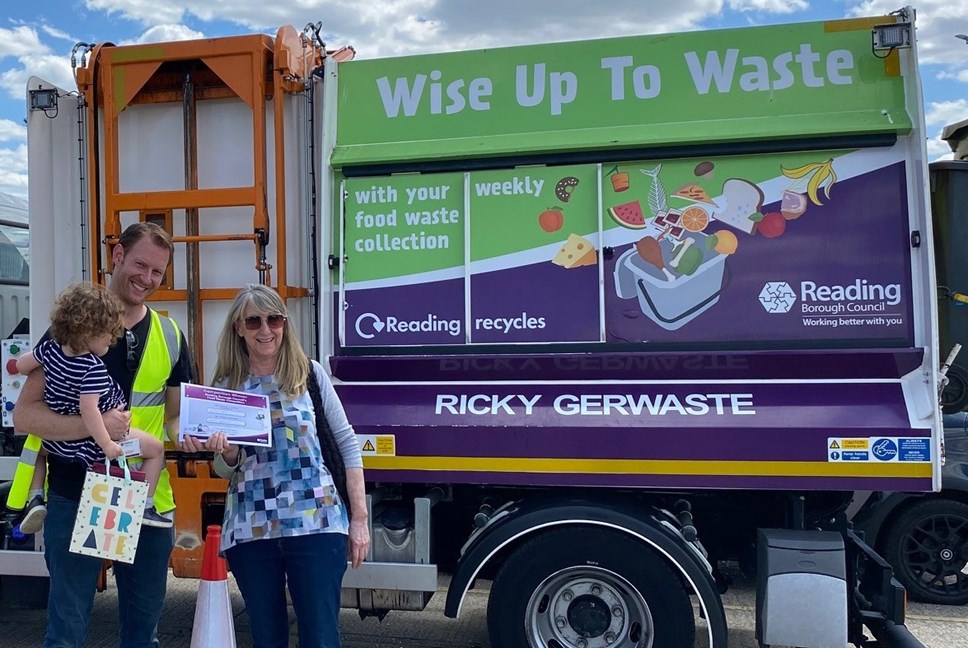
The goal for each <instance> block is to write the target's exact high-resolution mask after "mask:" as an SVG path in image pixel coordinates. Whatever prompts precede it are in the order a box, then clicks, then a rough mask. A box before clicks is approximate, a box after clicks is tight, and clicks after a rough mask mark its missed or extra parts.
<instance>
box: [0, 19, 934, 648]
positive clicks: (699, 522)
mask: <svg viewBox="0 0 968 648" xmlns="http://www.w3.org/2000/svg"><path fill="white" fill-rule="evenodd" d="M914 33H915V31H914V13H913V10H910V9H907V10H903V11H901V12H898V13H895V14H893V15H891V16H880V17H873V18H864V19H855V20H845V21H831V22H816V23H806V24H794V25H784V26H777V27H755V28H744V29H736V30H723V31H709V32H688V33H682V34H667V35H659V36H635V37H627V38H614V39H604V40H599V41H587V42H573V43H552V44H543V45H534V46H525V47H513V48H498V49H491V50H487V51H471V52H451V53H445V54H432V55H425V56H410V57H400V58H392V59H377V60H359V61H357V60H350V59H352V51H350V50H346V49H343V50H336V51H327V50H326V49H325V47H323V46H322V44H321V43H320V42H319V38H318V27H314V26H312V25H310V26H308V27H307V29H306V30H305V31H304V32H303V33H302V34H299V33H298V32H296V31H295V30H294V29H292V28H283V29H281V30H280V31H279V33H278V34H277V36H276V38H275V39H272V38H270V37H268V36H264V35H253V36H240V37H234V38H226V39H206V40H199V41H183V42H179V43H163V44H151V45H127V46H120V47H116V46H113V45H101V46H95V47H94V48H92V49H90V50H84V51H82V52H80V55H79V56H78V57H77V58H78V60H79V61H80V65H79V67H78V68H77V70H76V78H77V82H78V90H79V92H78V93H76V94H75V93H67V92H54V93H53V96H50V95H49V94H48V95H45V96H43V97H41V95H40V94H39V93H44V92H48V93H49V92H50V89H51V86H50V84H48V83H46V82H44V81H42V80H40V79H37V78H32V79H31V80H30V81H29V93H31V95H32V97H33V98H34V99H35V101H33V102H32V105H37V106H42V107H44V109H38V110H36V111H33V112H31V114H30V119H29V129H30V138H29V140H28V142H29V144H30V166H29V168H30V174H31V182H30V191H31V196H30V208H31V216H32V218H31V223H32V228H33V234H34V238H33V241H34V246H35V247H34V254H35V255H37V256H38V257H43V258H49V259H57V260H58V263H57V264H54V265H49V266H46V267H44V268H35V270H34V276H33V277H32V278H31V295H32V304H31V306H32V308H33V309H34V316H35V317H34V320H35V321H43V318H44V316H45V315H46V309H47V307H48V305H49V303H50V301H51V299H52V298H53V296H54V295H55V294H56V292H57V291H58V290H59V289H60V288H62V287H63V286H64V285H65V284H66V283H67V282H68V281H70V280H73V279H79V278H87V279H93V280H98V281H100V280H103V279H104V277H105V275H106V274H107V273H110V272H111V257H110V254H108V253H107V252H108V250H109V249H110V246H111V244H113V243H114V242H115V241H116V240H117V236H118V235H119V233H120V232H121V231H122V229H123V227H124V226H125V225H126V224H128V223H130V222H134V221H136V220H137V219H143V220H153V221H156V222H159V223H161V224H162V225H163V226H165V227H167V228H169V230H170V231H172V232H173V233H174V240H175V242H176V246H177V249H176V253H175V256H174V266H173V269H172V272H171V273H170V275H169V277H167V278H166V281H165V283H164V284H163V287H162V288H161V289H160V290H159V291H158V292H157V293H156V295H155V296H156V298H157V301H156V302H155V303H154V304H153V305H154V306H156V307H158V308H160V309H163V310H165V311H167V312H168V313H169V314H170V315H171V316H173V317H174V318H175V319H177V320H178V321H180V322H182V323H183V324H184V329H185V330H186V332H187V336H188V339H189V342H190V344H191V345H192V347H193V348H194V350H195V352H196V358H197V360H198V362H199V368H200V370H201V375H203V376H207V375H209V372H208V368H210V367H211V366H212V364H213V360H214V357H215V352H216V347H215V344H214V339H213V338H214V336H215V335H216V334H217V331H218V329H219V324H220V323H221V322H222V320H223V319H224V316H225V310H226V300H228V299H231V298H232V296H233V295H234V294H235V291H236V290H237V288H238V287H239V286H240V285H241V284H244V283H246V282H262V283H266V284H269V285H272V286H273V287H275V288H276V289H277V290H279V292H280V293H281V294H282V295H283V297H284V298H285V299H287V300H288V302H289V307H290V312H291V314H292V322H293V324H294V326H296V327H297V329H298V330H299V331H301V332H302V334H303V335H304V338H305V339H304V340H303V342H304V346H305V348H307V349H309V350H310V352H311V353H313V354H314V355H316V356H318V357H320V358H321V359H322V360H323V364H324V365H325V366H326V367H327V370H328V371H329V372H330V373H331V374H332V376H333V379H334V383H336V385H337V390H338V392H339V394H340V398H341V400H342V401H343V403H344V405H345V407H346V410H347V414H348V416H349V419H350V421H351V422H352V423H353V425H354V427H355V429H356V432H357V434H358V436H359V439H360V444H361V447H362V450H363V454H364V462H365V469H366V474H367V479H368V482H369V483H368V492H369V505H370V513H371V515H370V520H371V525H372V536H373V548H372V551H371V555H370V556H369V558H368V560H367V561H366V562H365V563H364V565H363V566H362V568H361V569H360V570H351V571H349V572H348V573H347V575H346V577H345V579H344V581H343V600H342V602H343V605H344V606H346V607H355V608H358V609H359V610H360V611H361V612H362V613H364V614H377V615H382V614H385V613H386V612H387V611H389V610H414V609H422V608H424V607H425V606H426V605H427V602H428V601H429V600H430V597H431V596H432V595H433V593H434V592H435V591H436V589H437V582H438V581H437V576H438V570H447V571H449V572H451V573H452V578H451V580H450V585H449V587H448V592H447V600H446V603H445V605H444V611H445V614H447V615H448V616H452V617H454V616H457V615H458V614H459V612H460V609H461V604H462V602H463V600H464V598H465V596H466V595H467V592H468V590H469V589H470V588H471V587H473V585H474V583H475V581H476V580H477V579H478V578H482V577H488V578H493V581H494V583H493V587H492V589H491V593H490V598H489V605H488V625H489V629H490V634H491V643H492V644H493V645H495V646H501V647H502V648H519V647H526V646H532V647H537V646H560V647H563V648H584V647H589V646H595V647H599V646H606V645H607V646H615V647H618V648H632V647H639V646H661V647H662V648H686V647H687V646H692V645H693V644H694V638H695V632H696V629H697V627H699V628H703V630H702V631H704V632H705V633H706V634H707V635H708V636H707V639H708V641H707V642H706V643H707V644H708V645H710V646H712V647H713V648H718V647H720V646H725V644H726V637H727V629H726V620H725V614H724V611H723V603H722V599H721V597H720V594H721V591H722V589H723V588H724V587H725V582H724V580H723V579H721V578H719V577H718V574H717V571H716V569H715V565H716V561H717V559H718V558H719V557H726V556H730V555H734V554H735V553H736V552H737V551H742V550H743V548H745V547H748V546H750V543H751V542H753V541H754V540H756V546H757V555H756V559H757V561H758V563H759V566H760V569H759V574H760V577H759V581H758V582H759V591H758V623H757V635H758V637H759V638H760V640H761V642H762V643H764V644H773V645H791V644H799V645H837V644H838V643H839V644H840V645H843V644H845V643H848V642H851V643H855V644H858V645H860V644H864V643H865V642H866V640H867V639H866V635H865V633H866V632H868V631H869V632H871V633H873V634H874V635H875V636H877V637H878V639H879V640H880V642H881V645H885V646H888V645H892V646H917V645H920V644H918V642H917V641H916V640H915V639H914V638H913V637H911V635H910V633H909V632H907V630H906V628H905V627H904V625H903V621H904V596H903V591H902V590H901V588H900V587H899V586H898V585H897V584H896V581H893V580H892V579H891V578H890V573H891V570H890V566H889V565H888V564H887V563H886V562H885V561H884V560H883V559H882V558H880V557H879V556H877V555H876V553H874V552H873V551H872V550H871V549H870V548H869V547H868V546H866V545H865V544H864V543H863V542H861V541H860V540H859V538H857V537H856V536H855V535H854V534H853V533H852V532H851V531H850V529H849V528H848V527H847V521H846V516H845V513H844V511H845V508H846V505H847V500H848V499H849V494H850V493H851V492H853V491H855V490H885V489H886V490H896V491H913V492H932V491H935V490H937V489H939V488H940V486H941V466H940V453H939V450H940V441H941V412H940V407H939V404H938V399H937V395H938V380H937V369H938V366H939V358H938V353H939V351H938V347H939V343H938V335H937V330H938V327H937V316H936V310H935V309H934V308H933V305H934V299H935V294H936V283H935V275H934V257H933V251H934V243H933V238H932V236H930V235H929V234H930V232H931V222H930V218H929V212H928V206H927V186H928V170H927V167H926V165H925V162H924V161H925V159H926V152H925V139H926V137H925V132H924V119H923V114H922V108H921V105H920V94H919V90H918V83H919V81H918V66H917V56H916V51H915V48H914V45H915V43H914ZM51 102H59V104H60V109H59V110H54V111H51V110H50V108H49V107H50V105H51ZM77 142H80V143H81V148H80V151H78V150H77V149H76V148H75V146H76V143H77ZM79 159H80V162H81V163H80V164H79ZM79 167H80V168H81V169H82V170H83V173H80V174H79ZM75 176H76V178H77V179H76V182H75V183H74V184H72V183H70V182H68V181H66V180H65V179H66V178H72V177H75ZM55 182H56V183H57V189H56V191H55V190H53V185H54V183H55ZM55 233H56V235H55ZM34 334H35V335H36V334H37V331H36V330H35V331H34ZM209 459H210V458H209V457H208V456H205V455H198V456H194V455H185V454H181V453H177V452H173V453H172V454H171V455H170V458H169V470H170V472H171V474H172V476H173V480H172V483H173V488H174V490H175V496H176V500H177V501H178V502H179V509H178V512H177V514H176V536H177V537H176V549H175V554H174V555H173V567H174V570H175V573H176V574H178V575H181V576H192V575H197V574H198V569H199V563H200V559H201V545H202V540H203V529H204V528H205V525H206V524H209V523H217V522H218V521H219V520H221V513H222V510H221V508H222V505H223V502H224V498H223V496H224V490H225V484H224V482H223V481H222V480H219V479H216V478H214V477H213V475H212V473H211V471H210V463H209ZM817 527H821V528H817ZM805 556H809V559H808V558H806V557H805ZM2 557H3V556H2V555H0V558H2ZM22 562H23V557H22V556H21V557H19V562H18V564H22ZM699 615H701V616H702V618H703V619H704V625H699V626H697V624H696V618H697V616H699Z"/></svg>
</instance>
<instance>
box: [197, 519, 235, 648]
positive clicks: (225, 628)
mask: <svg viewBox="0 0 968 648" xmlns="http://www.w3.org/2000/svg"><path fill="white" fill-rule="evenodd" d="M221 543H222V527H220V526H216V525H212V526H209V527H208V533H207V534H206V536H205V553H204V554H203V555H202V580H201V581H200V582H199V585H198V600H197V601H196V602H195V623H194V625H193V626H192V646H191V648H235V624H234V623H233V621H232V601H231V600H230V599H229V584H228V569H227V568H226V565H225V559H224V558H222V557H221V556H219V555H218V551H219V545H220V544H221Z"/></svg>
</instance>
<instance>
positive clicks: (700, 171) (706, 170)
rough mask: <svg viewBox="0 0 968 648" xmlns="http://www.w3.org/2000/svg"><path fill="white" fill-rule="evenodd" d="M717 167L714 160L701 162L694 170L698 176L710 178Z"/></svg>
mask: <svg viewBox="0 0 968 648" xmlns="http://www.w3.org/2000/svg"><path fill="white" fill-rule="evenodd" d="M715 168H716V166H715V165H714V164H713V163H712V162H708V161H707V162H700V163H699V164H697V165H696V168H695V169H693V171H692V172H693V173H694V174H695V175H696V177H697V178H704V179H706V180H709V179H711V178H712V177H713V169H715Z"/></svg>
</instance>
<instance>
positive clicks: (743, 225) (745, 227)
mask: <svg viewBox="0 0 968 648" xmlns="http://www.w3.org/2000/svg"><path fill="white" fill-rule="evenodd" d="M723 198H724V199H725V200H726V208H725V209H723V210H721V211H717V212H716V220H718V221H722V222H724V223H726V224H727V225H732V226H733V227H735V228H736V229H738V230H742V231H744V232H746V233H747V234H752V233H753V227H754V225H755V223H754V221H753V220H751V219H750V217H751V216H756V215H757V214H759V213H760V209H762V208H763V191H762V190H761V189H760V188H759V187H757V186H756V185H755V184H753V183H752V182H750V181H749V180H743V179H742V178H730V179H729V180H727V181H726V182H724V183H723Z"/></svg>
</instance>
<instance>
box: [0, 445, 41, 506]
mask: <svg viewBox="0 0 968 648" xmlns="http://www.w3.org/2000/svg"><path fill="white" fill-rule="evenodd" d="M41 443H42V440H41V438H40V437H38V436H34V435H33V434H28V435H27V438H26V440H24V449H23V450H21V451H20V459H19V460H18V461H17V470H16V471H15V472H14V474H13V482H11V484H10V492H9V493H7V508H8V509H10V510H11V511H22V510H23V509H24V506H26V505H27V497H28V496H29V495H30V482H31V481H32V480H33V478H34V469H35V467H36V466H37V455H38V453H39V452H40V445H41Z"/></svg>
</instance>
